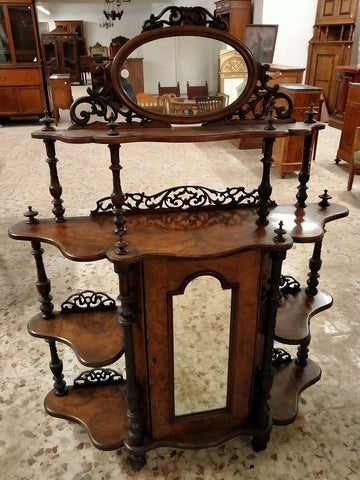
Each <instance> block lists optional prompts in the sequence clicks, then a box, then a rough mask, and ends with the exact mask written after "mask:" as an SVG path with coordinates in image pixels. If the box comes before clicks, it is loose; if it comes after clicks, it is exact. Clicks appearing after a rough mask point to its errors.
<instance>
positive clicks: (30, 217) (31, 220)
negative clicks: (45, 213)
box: [24, 205, 39, 225]
mask: <svg viewBox="0 0 360 480" xmlns="http://www.w3.org/2000/svg"><path fill="white" fill-rule="evenodd" d="M37 215H39V212H37V211H36V210H33V209H32V206H31V205H29V206H28V209H27V211H26V212H25V213H24V217H26V218H27V221H26V223H28V224H29V225H30V224H33V225H36V224H37V223H39V220H38V219H37V218H35V217H36V216H37Z"/></svg>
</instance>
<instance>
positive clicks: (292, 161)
mask: <svg viewBox="0 0 360 480" xmlns="http://www.w3.org/2000/svg"><path fill="white" fill-rule="evenodd" d="M280 91H281V92H284V93H286V94H287V95H288V96H289V97H290V98H291V99H292V101H293V104H294V118H295V119H296V121H298V122H303V121H304V120H305V118H306V115H305V112H306V111H309V110H310V105H311V104H313V105H314V108H315V110H316V111H317V112H319V114H320V106H321V93H322V89H321V88H319V87H314V86H311V85H303V84H288V85H286V84H284V85H281V86H280ZM316 140H317V136H315V137H314V144H313V148H314V147H315V146H316V144H315V142H316ZM302 148H303V141H302V139H301V138H300V137H297V136H293V137H287V138H279V140H278V141H277V142H276V144H275V145H274V151H273V160H274V165H275V167H276V168H277V169H278V170H279V171H280V174H281V176H282V177H284V176H285V173H287V172H296V171H299V170H300V168H301V152H302Z"/></svg>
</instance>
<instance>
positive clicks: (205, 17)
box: [143, 6, 227, 32]
mask: <svg viewBox="0 0 360 480" xmlns="http://www.w3.org/2000/svg"><path fill="white" fill-rule="evenodd" d="M167 13H169V18H168V20H166V19H165V18H162V17H164V16H165V15H166V14H167ZM185 24H187V25H189V24H192V25H197V26H203V27H206V26H208V27H212V28H217V29H218V30H224V31H225V30H226V29H227V23H226V22H225V21H224V20H221V18H220V16H219V15H212V14H211V13H210V12H209V11H208V10H206V8H203V7H175V6H171V7H166V8H164V9H163V10H162V11H161V12H160V14H159V15H151V16H150V18H149V19H148V20H145V22H144V24H143V32H144V31H146V30H153V29H155V28H162V27H164V26H165V25H169V26H176V25H185Z"/></svg>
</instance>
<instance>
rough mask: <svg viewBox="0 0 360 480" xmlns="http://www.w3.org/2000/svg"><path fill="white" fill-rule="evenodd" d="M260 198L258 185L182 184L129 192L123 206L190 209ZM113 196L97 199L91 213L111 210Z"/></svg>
mask: <svg viewBox="0 0 360 480" xmlns="http://www.w3.org/2000/svg"><path fill="white" fill-rule="evenodd" d="M258 200H259V195H258V191H257V189H254V190H252V191H251V192H246V191H245V188H244V187H229V188H227V189H226V190H224V191H222V192H219V191H217V190H212V189H210V188H205V187H200V186H194V185H189V186H180V187H175V188H170V189H167V190H163V191H161V192H159V193H156V194H155V195H145V193H126V194H125V198H124V205H123V208H124V209H126V210H131V211H136V210H155V209H156V210H160V209H173V210H188V209H192V208H199V207H226V208H229V207H238V206H240V205H242V204H245V205H246V206H252V205H256V203H257V202H258ZM112 208H113V206H112V203H111V199H110V197H104V198H101V199H100V200H98V201H97V202H96V209H95V210H93V211H92V212H91V214H96V213H100V212H106V211H111V210H112Z"/></svg>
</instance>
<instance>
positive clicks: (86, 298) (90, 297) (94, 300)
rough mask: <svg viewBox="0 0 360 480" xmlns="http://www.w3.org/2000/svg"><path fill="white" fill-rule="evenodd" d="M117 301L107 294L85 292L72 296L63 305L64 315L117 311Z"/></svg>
mask: <svg viewBox="0 0 360 480" xmlns="http://www.w3.org/2000/svg"><path fill="white" fill-rule="evenodd" d="M115 309H116V303H115V300H114V299H112V298H111V297H109V295H107V294H106V293H102V292H93V291H92V290H84V291H83V292H80V293H75V294H74V295H71V296H70V297H69V298H68V299H67V300H66V301H65V302H64V303H63V304H62V305H61V311H62V313H70V312H73V313H74V312H84V311H88V310H93V311H94V310H115Z"/></svg>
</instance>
